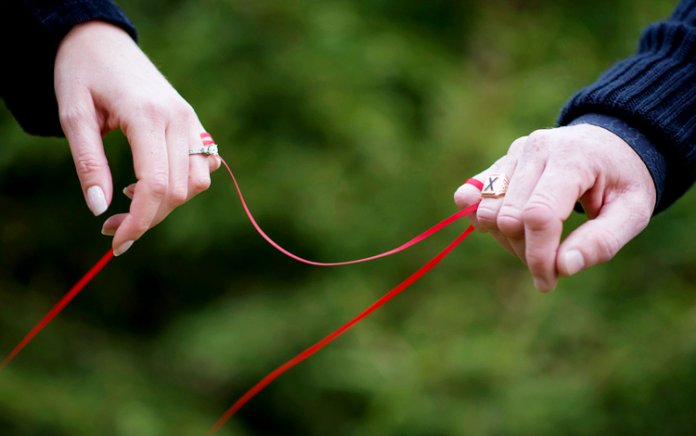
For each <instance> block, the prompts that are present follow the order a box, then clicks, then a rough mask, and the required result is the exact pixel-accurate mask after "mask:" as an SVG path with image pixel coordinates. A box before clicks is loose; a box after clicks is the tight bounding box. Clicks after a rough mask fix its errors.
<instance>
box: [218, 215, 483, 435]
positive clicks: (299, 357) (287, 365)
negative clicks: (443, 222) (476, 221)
mask: <svg viewBox="0 0 696 436" xmlns="http://www.w3.org/2000/svg"><path fill="white" fill-rule="evenodd" d="M472 230H474V228H473V227H472V226H469V227H468V228H467V229H466V230H465V231H464V232H463V233H462V234H461V235H459V236H458V237H457V238H456V239H455V240H454V241H453V242H451V243H450V244H449V245H448V246H447V247H445V249H444V250H442V251H441V252H440V253H439V254H438V255H437V256H435V257H434V258H432V259H430V261H428V263H426V264H425V265H423V266H422V267H420V268H419V269H418V270H417V271H416V272H415V273H413V274H411V275H410V276H409V277H408V278H407V279H406V280H404V281H403V282H401V283H399V284H398V285H397V286H396V287H395V288H394V289H392V290H391V291H389V292H387V293H386V294H385V295H383V296H382V297H381V298H380V299H379V300H377V301H376V302H374V303H373V304H372V305H371V306H370V307H368V308H367V309H365V310H364V311H363V312H362V313H361V314H360V315H358V316H356V317H355V318H353V319H352V320H350V321H348V322H347V323H345V324H344V325H342V326H341V327H340V328H338V329H337V330H335V331H334V332H333V333H331V334H330V335H328V336H326V337H325V338H324V339H322V340H320V341H319V342H317V343H316V344H314V345H312V346H311V347H309V348H307V349H306V350H304V351H303V352H301V353H300V354H298V355H297V356H295V357H293V358H292V359H290V360H288V361H287V362H285V363H284V364H282V365H280V366H279V367H278V368H276V369H274V370H273V371H272V372H271V373H270V374H268V375H267V376H265V377H264V378H263V379H261V381H260V382H258V383H256V384H255V385H254V386H253V387H252V388H251V389H249V390H248V391H247V392H246V393H245V394H244V395H242V397H241V398H239V399H238V400H237V401H236V402H235V403H234V404H233V405H232V406H231V407H230V408H229V409H227V411H225V413H224V414H223V415H222V416H221V417H220V419H218V420H217V422H216V423H215V425H214V426H213V427H212V428H211V429H210V431H209V432H208V435H212V434H214V433H216V432H217V431H218V430H220V429H221V428H222V426H223V425H225V423H226V422H227V421H228V420H229V419H230V418H231V417H232V416H234V414H235V413H237V411H238V410H239V409H241V408H242V406H244V405H245V404H246V403H247V402H248V401H249V400H251V399H252V398H253V397H254V396H255V395H256V394H258V393H259V392H261V391H262V390H263V389H264V388H265V387H266V386H268V385H269V384H271V383H272V382H273V381H274V380H275V379H277V378H278V377H280V376H281V375H283V373H285V372H287V371H288V370H290V369H291V368H292V367H294V366H295V365H297V364H298V363H300V362H302V361H303V360H305V359H307V358H309V357H311V356H312V355H313V354H314V353H316V352H317V351H319V350H321V349H322V348H324V347H325V346H327V345H329V344H330V343H331V342H333V341H334V340H335V339H336V338H338V337H339V336H341V335H342V334H343V333H345V332H346V331H347V330H349V329H350V328H351V327H353V326H354V325H355V324H357V323H359V322H360V321H362V320H363V319H365V318H366V317H367V316H368V315H370V314H371V313H372V312H374V311H375V310H377V309H379V308H380V307H381V306H383V305H384V304H385V303H387V302H388V301H389V300H391V299H392V298H394V297H396V296H397V295H399V294H400V293H401V292H403V291H404V290H405V289H407V288H408V287H409V286H411V285H412V284H413V283H415V282H416V281H417V280H418V279H420V278H421V277H423V276H424V275H425V274H426V273H427V272H428V271H430V270H431V269H433V267H435V265H437V264H438V263H440V261H441V260H442V259H444V258H445V257H446V256H447V255H448V254H449V253H450V252H451V251H452V250H453V249H454V247H456V246H457V245H459V243H461V242H462V241H463V240H464V239H466V237H467V236H469V233H471V231H472Z"/></svg>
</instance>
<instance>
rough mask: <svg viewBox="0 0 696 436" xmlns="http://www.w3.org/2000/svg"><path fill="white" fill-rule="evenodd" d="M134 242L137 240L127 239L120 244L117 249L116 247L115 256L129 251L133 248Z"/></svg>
mask: <svg viewBox="0 0 696 436" xmlns="http://www.w3.org/2000/svg"><path fill="white" fill-rule="evenodd" d="M133 242H135V241H126V242H124V243H123V244H121V245H119V246H118V247H117V248H116V249H114V256H120V255H122V254H123V253H125V252H126V251H128V249H129V248H131V245H133Z"/></svg>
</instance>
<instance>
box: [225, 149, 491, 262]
mask: <svg viewBox="0 0 696 436" xmlns="http://www.w3.org/2000/svg"><path fill="white" fill-rule="evenodd" d="M220 160H221V161H222V164H223V165H224V166H225V169H227V172H228V173H229V175H230V177H231V178H232V182H234V187H235V189H236V190H237V195H238V196H239V201H240V202H241V203H242V207H243V208H244V212H245V213H246V216H247V218H249V221H250V222H251V225H252V226H254V229H256V231H257V232H258V234H259V235H261V237H262V238H263V239H265V240H266V242H268V243H269V244H271V246H273V247H274V248H275V249H276V250H278V251H280V252H281V253H283V254H284V255H286V256H288V257H290V258H292V259H294V260H296V261H298V262H302V263H306V264H308V265H314V266H342V265H353V264H356V263H362V262H368V261H371V260H376V259H381V258H383V257H387V256H391V255H392V254H396V253H399V252H401V251H404V250H406V249H407V248H410V247H413V246H414V245H416V244H418V243H419V242H421V241H423V240H425V239H427V238H429V237H430V236H432V235H434V234H435V233H437V232H439V231H440V230H442V229H444V228H445V227H447V226H449V225H450V224H452V223H453V222H455V221H457V220H459V219H460V218H463V217H464V216H466V215H469V214H471V213H473V212H474V211H475V210H476V208H477V207H478V203H477V204H473V205H471V206H469V207H466V208H464V209H462V210H460V211H458V212H457V213H454V214H452V215H450V216H448V217H447V218H445V219H443V220H442V221H440V222H439V223H437V224H435V225H434V226H432V227H431V228H429V229H428V230H426V231H424V232H423V233H421V234H420V235H418V236H416V237H415V238H413V239H411V240H409V241H408V242H406V243H404V244H401V245H399V246H398V247H396V248H393V249H391V250H388V251H385V252H383V253H379V254H375V255H374V256H369V257H364V258H362V259H354V260H346V261H342V262H316V261H313V260H308V259H305V258H303V257H300V256H298V255H296V254H294V253H291V252H290V251H288V250H286V249H285V248H283V247H281V246H280V244H278V243H277V242H275V241H274V240H273V239H271V237H270V236H268V235H267V234H266V232H264V231H263V229H262V228H261V226H259V224H258V223H257V222H256V219H254V216H253V215H252V213H251V210H249V206H247V203H246V200H244V195H243V194H242V190H241V188H240V187H239V183H237V178H236V177H235V176H234V173H233V172H232V170H231V169H230V166H229V165H227V162H225V160H224V159H223V158H222V157H220ZM472 180H473V182H476V183H478V184H480V185H481V187H483V184H481V182H479V181H478V180H476V179H469V180H467V181H466V183H468V184H473V185H474V186H477V185H476V184H475V183H473V182H472ZM479 189H480V188H479Z"/></svg>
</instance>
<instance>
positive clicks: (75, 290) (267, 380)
mask: <svg viewBox="0 0 696 436" xmlns="http://www.w3.org/2000/svg"><path fill="white" fill-rule="evenodd" d="M208 136H209V135H208ZM203 139H204V140H208V141H211V142H212V138H210V139H207V138H203ZM220 159H221V161H222V163H223V165H224V166H225V168H226V169H227V172H228V173H229V175H230V177H231V178H232V181H233V182H234V186H235V188H236V190H237V194H238V196H239V200H240V202H241V204H242V207H243V208H244V212H245V213H246V215H247V217H248V218H249V221H250V222H251V224H252V225H253V227H254V229H256V231H257V232H258V233H259V235H261V237H263V238H264V239H265V240H266V241H267V242H268V243H269V244H270V245H272V246H273V247H274V248H276V249H277V250H278V251H280V252H281V253H283V254H285V255H286V256H288V257H290V258H292V259H294V260H296V261H298V262H302V263H306V264H309V265H315V266H339V265H350V264H355V263H360V262H367V261H370V260H375V259H379V258H382V257H386V256H390V255H392V254H395V253H398V252H400V251H403V250H406V249H407V248H409V247H412V246H414V245H416V244H418V243H419V242H421V241H423V240H424V239H427V238H428V237H430V236H432V235H433V234H435V233H437V232H438V231H440V230H442V229H443V228H445V227H447V226H448V225H450V224H452V223H453V222H455V221H457V220H459V219H460V218H462V217H464V216H465V215H468V214H471V213H473V212H474V211H476V208H477V207H478V203H476V204H473V205H471V206H469V207H467V208H465V209H462V210H460V211H458V212H457V213H455V214H452V215H450V216H449V217H447V218H445V219H444V220H442V221H440V222H439V223H437V224H436V225H434V226H433V227H431V228H429V229H428V230H426V231H424V232H423V233H421V234H420V235H418V236H416V237H414V238H412V239H411V240H409V241H408V242H406V243H404V244H402V245H400V246H398V247H396V248H394V249H391V250H388V251H385V252H383V253H380V254H376V255H374V256H369V257H365V258H362V259H354V260H348V261H343V262H315V261H312V260H307V259H304V258H302V257H300V256H298V255H296V254H294V253H291V252H290V251H288V250H286V249H285V248H283V247H281V246H280V245H279V244H278V243H276V242H275V241H274V240H273V239H271V238H270V237H269V236H268V235H267V234H266V232H264V231H263V229H262V228H261V227H260V226H259V225H258V223H257V222H256V220H255V219H254V216H253V215H252V213H251V211H250V209H249V207H248V205H247V203H246V201H245V200H244V196H243V195H242V191H241V189H240V187H239V183H237V179H236V177H235V176H234V173H233V172H232V170H231V169H230V167H229V165H228V164H227V162H225V160H224V159H222V158H221V157H220ZM466 183H467V184H470V185H473V186H475V187H476V188H478V189H479V190H480V189H481V188H482V187H483V185H482V184H481V182H480V181H478V180H476V179H469V180H467V181H466ZM472 231H473V227H472V226H469V227H468V228H467V229H466V230H465V231H464V232H463V233H462V234H461V235H459V236H458V237H457V238H456V239H455V240H454V241H453V242H451V243H450V244H449V245H448V246H447V247H445V249H444V250H442V251H441V252H440V253H439V254H438V255H437V256H435V257H434V258H432V259H431V260H430V261H428V262H427V263H426V264H425V265H423V266H422V267H421V268H419V269H418V270H417V271H416V272H414V273H413V274H412V275H411V276H409V277H408V278H407V279H406V280H404V281H403V282H401V283H400V284H399V285H397V286H396V287H395V288H393V289H392V290H390V291H389V292H387V293H386V294H385V295H384V296H382V297H381V298H380V299H379V300H377V301H376V302H375V303H373V304H372V305H371V306H369V307H368V308H367V309H365V310H364V311H363V312H362V313H361V314H359V315H358V316H356V317H355V318H353V319H352V320H350V321H349V322H347V323H346V324H344V325H343V326H341V327H340V328H338V329H337V330H335V331H334V332H333V333H331V334H330V335H328V336H326V337H325V338H323V339H322V340H320V341H319V342H317V343H315V344H314V345H312V346H311V347H309V348H307V349H306V350H304V351H303V352H301V353H300V354H298V355H297V356H295V357H293V358H292V359H290V360H288V361H287V362H285V363H284V364H282V365H281V366H279V367H278V368H276V369H275V370H273V371H272V372H271V373H270V374H268V375H267V376H265V377H264V378H263V379H261V381H259V382H258V383H257V384H255V385H254V386H253V387H252V388H251V389H249V390H248V391H247V392H246V393H245V394H244V395H242V397H241V398H239V400H237V401H236V402H235V403H234V404H232V406H231V407H230V408H229V409H227V410H226V411H225V413H224V414H223V415H222V416H221V417H220V419H218V421H217V422H216V423H215V425H214V426H213V427H212V428H211V430H210V431H209V433H208V434H209V435H212V434H214V433H216V432H217V431H218V430H219V429H220V428H222V426H223V425H224V424H225V423H226V422H227V421H228V420H229V419H230V418H231V417H232V416H234V414H235V413H236V412H237V411H238V410H239V409H241V408H242V407H243V406H244V405H245V404H246V403H247V402H248V401H249V400H251V399H252V398H253V397H254V396H255V395H256V394H258V393H259V392H261V391H262V390H263V389H264V388H265V387H266V386H268V385H269V384H271V383H272V382H273V381H274V380H275V379H277V378H278V377H280V376H281V375H282V374H284V373H285V372H286V371H288V370H290V369H291V368H292V367H294V366H295V365H297V364H299V363H300V362H302V361H304V360H305V359H307V358H309V357H310V356H312V355H313V354H314V353H316V352H318V351H319V350H321V349H322V348H324V347H325V346H327V345H328V344H330V343H331V342H333V341H334V340H335V339H336V338H338V337H339V336H341V335H342V334H343V333H345V332H346V331H347V330H349V329H350V328H352V327H353V326H355V325H356V324H358V323H359V322H360V321H362V320H363V319H364V318H366V317H367V316H369V315H370V314H371V313H372V312H374V311H375V310H377V309H379V308H380V307H381V306H383V305H384V304H385V303H387V302H388V301H389V300H391V299H392V298H394V297H395V296H397V295H398V294H400V293H401V292H403V291H404V290H405V289H407V288H408V287H409V286H411V285H412V284H413V283H415V282H416V281H417V280H418V279H420V278H421V277H423V276H424V275H425V274H426V273H427V272H428V271H430V270H431V269H432V268H434V267H435V266H436V265H437V264H438V263H440V261H442V259H444V258H445V257H446V256H447V255H448V254H449V253H450V252H451V251H452V250H453V249H454V248H455V247H456V246H457V245H459V244H460V243H461V242H462V241H464V239H466V237H467V236H469V234H470V233H471V232H472ZM113 256H114V253H113V251H112V250H109V251H108V252H107V253H106V254H105V255H104V256H103V257H102V258H101V259H100V260H99V261H98V262H97V263H96V264H95V265H94V266H92V268H90V269H89V271H87V273H86V274H85V275H84V276H83V277H82V278H81V279H80V280H79V281H78V282H77V283H76V284H75V285H74V286H73V287H72V288H71V289H70V290H69V291H68V292H67V293H66V294H65V295H64V296H63V297H62V298H61V299H60V301H58V303H57V304H56V305H55V306H53V307H52V308H51V310H49V312H48V313H47V314H46V315H45V316H44V317H43V318H42V319H41V320H40V321H39V322H38V323H37V324H36V325H35V326H34V327H33V328H32V329H31V330H30V331H29V333H27V335H26V336H25V337H24V338H23V339H22V340H21V341H20V342H19V344H17V345H16V346H15V347H14V348H13V349H12V351H11V352H10V353H9V354H8V355H7V356H6V357H5V358H4V359H3V360H2V362H0V370H2V369H4V368H5V367H6V366H7V365H8V364H9V363H10V362H12V360H13V359H14V358H15V357H16V356H17V355H18V354H19V353H20V352H21V351H22V350H23V349H24V348H25V347H26V346H27V345H28V344H29V343H30V342H31V341H32V340H33V339H34V337H35V336H36V335H38V334H39V333H40V332H41V331H42V330H43V329H44V328H45V327H46V326H47V325H48V324H49V323H50V322H51V321H52V320H53V319H54V318H55V317H56V316H57V315H58V314H59V313H60V312H61V311H62V310H63V309H64V308H65V307H66V306H67V305H68V304H69V303H70V302H71V301H72V300H73V299H74V298H75V297H76V296H77V295H78V294H79V293H80V292H81V291H82V290H83V289H84V287H85V286H86V285H87V284H88V283H89V282H90V281H91V280H92V279H93V278H94V277H95V276H96V275H97V274H98V273H99V272H100V271H101V270H102V269H103V268H104V266H106V264H107V263H109V261H110V260H111V259H112V258H113Z"/></svg>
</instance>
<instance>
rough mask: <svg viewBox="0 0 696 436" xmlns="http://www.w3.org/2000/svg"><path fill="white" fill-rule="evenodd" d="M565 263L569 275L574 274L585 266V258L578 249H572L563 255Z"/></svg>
mask: <svg viewBox="0 0 696 436" xmlns="http://www.w3.org/2000/svg"><path fill="white" fill-rule="evenodd" d="M563 264H564V265H565V269H566V272H567V273H568V275H570V276H572V275H573V274H575V273H577V272H579V271H580V270H582V269H583V268H585V259H584V258H583V257H582V253H580V252H579V251H578V250H570V251H568V252H567V253H566V254H564V255H563Z"/></svg>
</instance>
